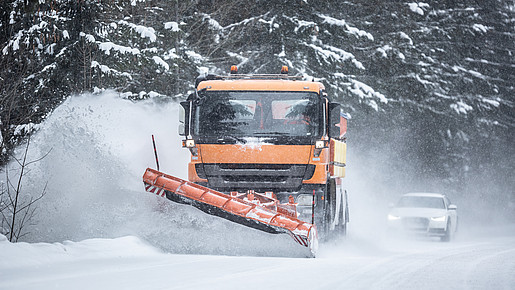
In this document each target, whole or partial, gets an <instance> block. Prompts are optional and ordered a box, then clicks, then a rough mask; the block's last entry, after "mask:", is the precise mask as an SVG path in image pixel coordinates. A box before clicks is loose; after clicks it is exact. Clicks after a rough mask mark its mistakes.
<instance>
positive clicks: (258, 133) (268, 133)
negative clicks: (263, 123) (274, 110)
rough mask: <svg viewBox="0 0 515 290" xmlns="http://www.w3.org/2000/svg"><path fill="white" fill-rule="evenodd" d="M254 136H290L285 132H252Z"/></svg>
mask: <svg viewBox="0 0 515 290" xmlns="http://www.w3.org/2000/svg"><path fill="white" fill-rule="evenodd" d="M254 135H280V136H289V135H290V134H288V133H285V132H254Z"/></svg>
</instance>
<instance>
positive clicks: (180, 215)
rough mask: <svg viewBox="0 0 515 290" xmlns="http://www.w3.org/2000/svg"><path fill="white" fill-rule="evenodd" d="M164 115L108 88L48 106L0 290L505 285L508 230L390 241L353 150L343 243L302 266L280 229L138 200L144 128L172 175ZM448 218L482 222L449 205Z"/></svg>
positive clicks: (176, 155)
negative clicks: (31, 210) (33, 212)
mask: <svg viewBox="0 0 515 290" xmlns="http://www.w3.org/2000/svg"><path fill="white" fill-rule="evenodd" d="M177 116H178V105H177V104H172V103H168V102H164V101H163V100H160V99H159V98H158V97H156V98H154V100H149V101H145V102H139V103H133V102H131V101H129V100H127V99H124V98H122V97H120V96H119V95H118V94H116V93H114V92H105V93H102V94H99V95H82V96H74V97H71V98H69V99H68V100H67V101H66V102H64V103H63V104H62V105H61V106H60V107H59V108H58V109H57V110H55V112H53V114H52V115H51V116H50V117H49V118H48V119H47V121H46V122H45V123H44V124H42V125H41V126H40V129H39V131H38V133H37V134H36V135H35V136H34V137H33V138H32V141H31V147H30V151H29V153H30V156H29V157H30V158H29V159H32V160H33V159H36V158H37V157H40V156H42V155H44V154H45V153H47V152H50V153H49V155H48V156H47V157H45V158H44V159H43V160H41V161H40V162H37V163H34V164H32V165H31V168H30V169H31V170H30V172H29V175H27V176H26V177H25V179H24V181H25V183H24V187H23V189H24V191H25V192H30V193H32V194H33V195H37V193H39V191H40V190H41V188H42V187H43V186H44V184H45V183H46V182H47V181H48V187H47V194H46V195H45V196H44V198H43V199H41V200H40V201H39V202H38V208H37V224H36V225H35V226H33V227H30V228H28V230H29V232H30V234H29V235H28V236H26V237H25V238H24V240H23V242H20V243H14V244H13V243H9V242H8V241H7V240H6V239H5V237H3V236H0V289H241V288H245V289H263V288H267V289H268V288H271V289H278V288H282V289H284V288H287V289H289V288H301V289H341V288H348V289H514V285H515V278H514V277H515V276H514V275H513V273H515V262H514V261H515V225H513V224H510V221H508V223H506V222H505V223H504V224H506V225H502V224H499V225H497V224H496V223H493V222H492V223H489V226H490V227H484V228H479V227H478V226H476V225H475V221H467V220H465V221H464V222H463V223H460V231H459V235H458V237H457V239H456V241H454V242H451V243H441V242H439V241H436V240H431V239H414V240H411V239H407V240H404V239H397V238H395V237H390V236H388V235H387V234H386V232H385V230H384V226H385V216H386V212H387V210H388V208H387V206H386V205H385V204H386V201H383V200H379V199H378V198H377V197H378V195H377V194H375V195H374V194H371V193H373V192H378V191H380V190H381V185H378V184H374V183H373V182H370V181H366V180H362V179H363V177H366V176H367V173H368V174H369V173H370V169H366V168H365V169H364V168H361V169H360V168H359V167H358V166H356V164H359V162H358V160H356V157H355V156H353V155H350V156H349V164H350V165H352V164H354V166H349V170H348V181H347V182H348V184H349V193H350V197H349V198H350V208H351V223H350V226H349V236H348V238H347V239H345V240H338V241H333V242H329V243H322V244H321V245H320V250H319V254H318V256H317V258H315V259H305V258H298V257H297V256H295V255H293V256H292V255H291V253H290V252H289V249H290V248H291V247H296V246H297V245H296V244H295V243H294V242H293V239H291V238H290V237H289V236H287V235H269V234H263V233H261V232H258V231H255V230H252V229H248V228H246V227H243V226H241V225H237V224H234V223H231V222H227V221H224V220H221V219H220V218H217V217H213V216H209V215H207V214H204V213H202V212H200V211H199V210H197V209H194V208H192V207H189V206H185V205H179V204H174V203H171V202H169V201H167V200H165V199H162V198H159V197H157V196H154V195H152V194H149V193H146V192H145V191H144V189H143V184H142V175H143V172H144V170H145V168H146V167H155V165H154V163H155V161H154V156H153V149H152V142H151V135H152V134H154V135H155V137H156V142H157V149H158V154H159V160H160V167H161V170H162V171H164V172H167V173H169V174H171V175H176V176H179V177H182V178H185V177H186V163H187V161H188V152H187V150H185V149H182V148H181V145H180V138H179V137H178V136H177V125H178V121H177ZM22 147H23V146H22ZM353 162H354V163H353ZM10 167H11V168H10V172H11V173H13V172H16V166H15V165H11V166H10ZM360 170H361V171H360ZM458 211H459V212H460V211H469V212H473V213H474V214H473V215H471V214H469V216H474V217H476V216H478V217H480V216H483V217H484V216H485V215H488V214H489V213H488V212H478V211H477V209H474V208H470V209H467V208H465V207H460V203H458ZM511 223H513V221H511ZM281 245H282V247H281Z"/></svg>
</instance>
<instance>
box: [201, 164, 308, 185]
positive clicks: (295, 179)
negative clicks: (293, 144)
mask: <svg viewBox="0 0 515 290" xmlns="http://www.w3.org/2000/svg"><path fill="white" fill-rule="evenodd" d="M203 167H204V170H203V175H204V176H206V178H207V180H208V184H209V186H210V187H212V188H215V189H218V190H222V191H231V190H237V191H242V190H247V189H253V190H257V191H278V190H282V191H284V190H286V191H293V190H297V189H298V188H300V187H301V185H302V180H303V179H304V178H305V175H306V169H307V168H308V167H309V169H311V167H314V166H312V165H306V164H204V166H203ZM311 172H314V170H308V173H311ZM311 175H312V173H311Z"/></svg>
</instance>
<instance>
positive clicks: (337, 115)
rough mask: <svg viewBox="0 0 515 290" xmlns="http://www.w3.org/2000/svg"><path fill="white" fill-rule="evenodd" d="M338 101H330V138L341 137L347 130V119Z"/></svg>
mask: <svg viewBox="0 0 515 290" xmlns="http://www.w3.org/2000/svg"><path fill="white" fill-rule="evenodd" d="M341 111H342V108H341V106H340V104H338V103H329V138H335V139H341V138H342V137H343V136H344V135H345V133H346V132H347V119H345V118H344V117H343V116H344V115H343V114H342V112H341Z"/></svg>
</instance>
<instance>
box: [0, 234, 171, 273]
mask: <svg viewBox="0 0 515 290" xmlns="http://www.w3.org/2000/svg"><path fill="white" fill-rule="evenodd" d="M160 253H161V252H160V251H159V250H157V249H156V248H154V247H152V246H150V245H148V244H147V243H145V242H144V241H142V240H140V239H138V238H136V237H133V236H127V237H121V238H117V239H89V240H84V241H81V242H71V241H64V242H62V243H53V244H48V243H34V244H29V243H23V242H20V243H10V242H9V241H8V240H7V238H6V237H5V236H3V235H0V271H1V269H12V268H19V267H26V266H43V267H44V266H45V265H48V264H53V263H58V262H67V261H75V262H79V261H83V260H91V259H105V258H115V257H116V258H122V257H138V256H153V255H158V254H160Z"/></svg>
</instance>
